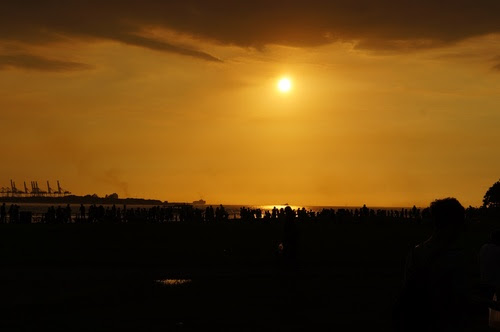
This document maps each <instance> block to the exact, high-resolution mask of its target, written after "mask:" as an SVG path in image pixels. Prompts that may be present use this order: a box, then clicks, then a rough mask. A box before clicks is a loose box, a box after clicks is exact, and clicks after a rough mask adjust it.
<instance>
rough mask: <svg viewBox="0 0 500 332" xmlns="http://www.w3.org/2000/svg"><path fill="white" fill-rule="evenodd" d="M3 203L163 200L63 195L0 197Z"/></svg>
mask: <svg viewBox="0 0 500 332" xmlns="http://www.w3.org/2000/svg"><path fill="white" fill-rule="evenodd" d="M0 202H5V203H42V204H120V205H123V204H129V205H162V204H164V202H162V201H160V200H157V199H145V198H110V197H96V196H91V195H86V196H76V195H70V196H63V197H0Z"/></svg>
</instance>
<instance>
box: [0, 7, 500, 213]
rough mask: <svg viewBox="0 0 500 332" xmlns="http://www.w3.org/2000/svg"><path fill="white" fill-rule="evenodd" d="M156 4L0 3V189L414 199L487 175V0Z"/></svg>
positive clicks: (180, 197) (494, 73)
mask: <svg viewBox="0 0 500 332" xmlns="http://www.w3.org/2000/svg"><path fill="white" fill-rule="evenodd" d="M165 3H166V2H160V1H152V0H148V1H141V2H139V1H122V2H116V1H107V2H105V5H103V4H101V3H100V2H97V1H96V2H94V1H85V2H84V1H64V2H62V1H47V2H44V4H41V2H38V1H37V2H35V1H7V2H6V4H5V9H6V10H3V11H2V13H1V14H0V21H1V22H2V23H0V125H1V128H2V130H1V134H0V135H1V136H0V137H1V139H0V150H1V151H2V162H1V163H0V174H1V175H2V179H0V186H7V185H8V184H9V180H10V179H13V180H15V181H16V182H17V184H18V187H21V186H22V185H21V184H22V181H27V182H28V183H29V181H31V180H38V181H39V182H40V183H45V181H46V180H47V179H48V180H51V182H54V184H55V181H56V180H61V182H62V184H63V185H64V187H67V189H70V190H71V191H72V192H73V193H76V194H88V193H97V194H99V195H104V194H109V193H112V192H117V193H118V194H119V195H120V196H128V197H147V198H158V199H162V200H168V201H192V200H195V199H199V198H204V199H205V200H207V201H208V202H210V203H225V204H231V203H232V204H277V203H284V202H288V203H290V204H296V205H360V204H363V203H366V204H367V205H371V206H403V205H413V204H417V205H421V206H424V205H427V204H428V203H429V202H430V201H431V200H433V199H435V198H439V197H444V196H455V197H457V198H458V199H459V200H460V201H461V202H462V203H463V204H464V205H469V204H470V205H480V204H481V200H482V197H483V195H484V193H485V192H486V190H487V189H488V187H489V186H491V185H492V184H493V183H494V182H495V181H497V180H498V179H499V177H500V153H499V146H500V130H499V128H500V20H498V14H500V5H499V2H498V1H483V2H478V3H476V4H475V6H471V7H470V8H469V5H468V3H466V2H462V1H454V2H451V1H450V2H448V1H443V2H442V3H441V6H437V5H435V4H434V2H431V1H422V2H419V4H418V5H413V6H412V7H410V6H409V4H410V2H408V3H405V2H404V1H403V2H401V1H398V2H396V1H381V2H380V1H379V2H376V1H371V2H368V1H359V2H357V5H352V4H350V2H346V1H313V2H307V4H306V2H303V3H302V2H298V1H289V2H276V3H274V4H273V5H269V4H268V3H267V2H259V1H257V2H253V3H252V4H251V5H246V7H243V6H242V5H241V4H239V5H238V4H237V3H238V2H236V4H235V3H232V2H228V1H215V2H210V1H206V2H205V1H182V2H181V1H179V2H169V3H168V4H165ZM412 3H413V2H412ZM470 3H472V2H470ZM405 4H406V5H405ZM115 5H116V6H115ZM283 76H287V77H290V78H291V80H292V82H293V89H292V90H291V91H290V92H289V93H287V94H283V93H280V92H279V91H278V90H277V88H276V84H277V82H278V80H279V79H280V78H281V77H283Z"/></svg>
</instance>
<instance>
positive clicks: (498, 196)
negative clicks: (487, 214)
mask: <svg viewBox="0 0 500 332" xmlns="http://www.w3.org/2000/svg"><path fill="white" fill-rule="evenodd" d="M483 206H484V207H487V208H495V207H496V208H498V207H500V181H497V182H495V183H494V184H493V185H492V186H491V187H490V189H488V191H487V192H486V194H484V198H483Z"/></svg>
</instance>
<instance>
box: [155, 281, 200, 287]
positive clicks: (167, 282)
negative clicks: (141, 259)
mask: <svg viewBox="0 0 500 332" xmlns="http://www.w3.org/2000/svg"><path fill="white" fill-rule="evenodd" d="M191 281H192V280H191V279H161V280H155V282H157V283H159V284H162V285H165V286H179V285H185V284H189V283H191Z"/></svg>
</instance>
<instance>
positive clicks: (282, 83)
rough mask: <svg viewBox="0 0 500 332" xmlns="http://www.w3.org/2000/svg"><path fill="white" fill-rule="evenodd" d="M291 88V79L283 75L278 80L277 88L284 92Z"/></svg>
mask: <svg viewBox="0 0 500 332" xmlns="http://www.w3.org/2000/svg"><path fill="white" fill-rule="evenodd" d="M291 89H292V81H291V80H290V79H289V78H288V77H283V78H281V79H280V80H279V81H278V90H280V91H281V92H283V93H285V92H288V91H290V90H291Z"/></svg>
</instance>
